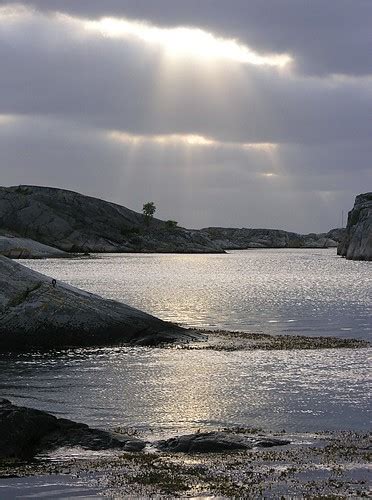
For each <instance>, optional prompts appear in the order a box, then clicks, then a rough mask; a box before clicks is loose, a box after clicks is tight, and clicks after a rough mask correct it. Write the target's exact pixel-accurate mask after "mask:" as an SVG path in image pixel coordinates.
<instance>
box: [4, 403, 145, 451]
mask: <svg viewBox="0 0 372 500" xmlns="http://www.w3.org/2000/svg"><path fill="white" fill-rule="evenodd" d="M145 445H146V443H145V442H143V441H141V440H140V439H136V438H134V437H132V436H128V435H125V434H120V435H119V434H114V433H111V432H106V431H103V430H100V429H92V428H90V427H88V426H87V425H86V424H81V423H78V422H73V421H72V420H67V419H65V418H57V417H55V416H54V415H51V414H50V413H47V412H45V411H40V410H34V409H33V408H27V407H23V406H16V405H13V404H12V403H11V402H10V401H8V400H7V399H0V459H27V458H31V457H33V456H34V455H35V454H36V453H38V452H45V451H48V450H53V449H57V448H60V447H64V446H67V447H73V446H80V447H82V448H86V449H90V450H107V449H115V448H117V449H121V450H123V451H141V450H142V449H143V448H144V447H145Z"/></svg>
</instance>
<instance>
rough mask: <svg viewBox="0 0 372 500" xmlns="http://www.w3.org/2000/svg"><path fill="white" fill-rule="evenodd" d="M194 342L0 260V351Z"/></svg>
mask: <svg viewBox="0 0 372 500" xmlns="http://www.w3.org/2000/svg"><path fill="white" fill-rule="evenodd" d="M197 338H198V335H197V334H195V335H194V334H192V333H189V332H187V331H186V330H184V329H182V328H180V327H178V326H176V325H173V324H171V323H167V322H165V321H162V320H160V319H158V318H155V317H154V316H151V315H150V314H146V313H144V312H142V311H139V310H138V309H134V308H133V307H130V306H127V305H126V304H122V303H120V302H116V301H114V300H107V299H103V298H102V297H99V296H98V295H94V294H92V293H88V292H85V291H83V290H79V289H78V288H75V287H72V286H69V285H67V284H64V283H62V282H58V283H55V284H53V281H52V278H51V277H48V276H44V275H42V274H40V273H37V272H35V271H32V270H31V269H28V268H27V267H24V266H22V265H20V264H18V263H16V262H14V261H11V260H9V259H7V258H6V257H2V256H0V351H7V350H29V349H35V348H58V347H71V346H94V345H107V344H114V343H132V344H140V345H156V344H158V343H162V342H175V341H180V342H182V341H187V340H190V339H197ZM199 338H200V335H199Z"/></svg>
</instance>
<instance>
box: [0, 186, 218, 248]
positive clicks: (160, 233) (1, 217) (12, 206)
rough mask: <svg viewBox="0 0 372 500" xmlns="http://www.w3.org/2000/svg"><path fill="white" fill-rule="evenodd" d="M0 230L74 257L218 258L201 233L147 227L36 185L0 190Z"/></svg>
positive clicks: (127, 214) (113, 208) (119, 209)
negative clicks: (138, 254)
mask: <svg viewBox="0 0 372 500" xmlns="http://www.w3.org/2000/svg"><path fill="white" fill-rule="evenodd" d="M0 231H8V232H11V233H12V234H13V235H14V236H18V237H21V238H27V239H32V240H34V241H37V242H39V243H42V244H44V245H48V246H51V247H55V248H57V249H59V250H62V251H64V252H73V253H77V252H82V253H84V252H103V253H104V252H176V253H223V249H222V248H221V247H219V246H218V245H216V244H215V243H214V242H212V241H211V240H210V239H209V238H208V237H207V236H206V235H204V234H203V233H201V232H200V231H196V230H190V229H184V228H181V227H169V225H168V224H167V223H166V222H164V221H161V220H159V219H156V218H152V219H151V224H147V221H146V219H145V218H144V216H143V215H142V214H139V213H137V212H134V211H133V210H130V209H129V208H126V207H123V206H121V205H117V204H115V203H110V202H108V201H104V200H99V199H97V198H92V197H91V196H84V195H82V194H80V193H75V192H73V191H68V190H66V189H57V188H51V187H41V186H16V187H9V188H4V187H0ZM0 234H1V233H0Z"/></svg>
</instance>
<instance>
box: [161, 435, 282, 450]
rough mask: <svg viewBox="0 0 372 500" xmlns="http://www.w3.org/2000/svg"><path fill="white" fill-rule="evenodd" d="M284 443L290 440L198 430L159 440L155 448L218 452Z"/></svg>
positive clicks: (267, 446)
mask: <svg viewBox="0 0 372 500" xmlns="http://www.w3.org/2000/svg"><path fill="white" fill-rule="evenodd" d="M286 444H290V441H287V440H283V439H276V438H271V437H260V436H257V437H252V436H246V435H244V434H233V433H230V432H199V433H196V434H186V435H184V436H179V437H175V438H171V439H167V440H163V441H159V442H158V443H157V448H158V449H159V450H161V451H166V452H168V453H169V452H173V453H178V452H183V453H219V452H223V451H232V450H247V449H251V448H254V447H259V448H269V447H272V446H283V445H286Z"/></svg>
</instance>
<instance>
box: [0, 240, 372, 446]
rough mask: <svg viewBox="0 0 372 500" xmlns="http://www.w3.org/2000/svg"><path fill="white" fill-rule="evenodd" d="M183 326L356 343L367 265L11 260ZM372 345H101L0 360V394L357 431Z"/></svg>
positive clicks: (254, 254)
mask: <svg viewBox="0 0 372 500" xmlns="http://www.w3.org/2000/svg"><path fill="white" fill-rule="evenodd" d="M23 263H25V264H26V265H29V266H30V267H32V268H33V269H36V270H38V271H41V272H43V273H45V274H48V275H50V276H53V277H55V278H56V279H57V280H65V281H67V282H69V283H72V284H73V285H76V286H79V287H82V288H85V289H87V290H90V291H93V292H96V293H99V294H101V295H103V296H106V297H110V298H114V299H117V300H122V301H125V302H127V303H129V304H131V305H134V306H136V307H139V308H141V309H144V310H146V311H148V312H151V313H153V314H156V315H158V316H160V317H161V318H163V319H167V320H172V321H176V322H179V323H182V324H186V325H190V326H199V327H206V328H211V327H215V328H227V329H239V330H247V331H263V332H265V333H299V334H307V335H320V334H321V335H338V336H344V337H345V336H348V337H357V338H365V339H369V337H370V334H371V330H372V320H371V295H372V294H371V269H372V268H371V264H370V263H366V262H350V261H346V260H344V259H341V258H338V257H337V256H336V253H335V251H334V250H259V251H257V250H252V251H239V252H231V253H229V254H227V255H140V254H129V255H117V254H115V255H102V256H93V257H92V258H89V259H73V260H44V261H26V262H25V261H23ZM370 354H371V349H357V350H352V349H339V350H335V349H329V350H314V351H254V352H247V351H235V352H217V351H209V350H206V351H185V350H178V349H148V348H102V349H77V350H71V351H65V352H58V353H49V354H33V355H30V354H25V355H19V356H16V357H13V358H9V357H8V356H4V355H3V356H2V357H0V396H2V397H7V398H9V399H11V400H12V401H14V402H16V403H22V404H24V405H29V406H33V407H35V408H40V409H45V410H47V411H50V412H53V413H56V414H59V415H61V416H64V417H67V418H72V419H75V420H79V421H83V422H86V423H88V424H90V425H95V426H99V427H105V428H114V427H135V428H136V429H137V430H141V431H143V432H144V433H145V434H152V436H153V437H154V435H170V434H177V433H180V432H189V431H195V430H197V429H199V428H200V429H209V428H216V427H224V426H231V425H239V426H240V425H242V426H249V427H263V428H264V429H265V430H281V429H286V430H287V431H291V432H296V431H299V432H301V431H317V430H322V429H340V428H343V429H363V430H364V429H368V428H369V427H370V420H369V418H370V405H369V399H368V397H369V394H370V380H369V375H370V373H369V371H368V367H369V364H368V360H369V356H370Z"/></svg>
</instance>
